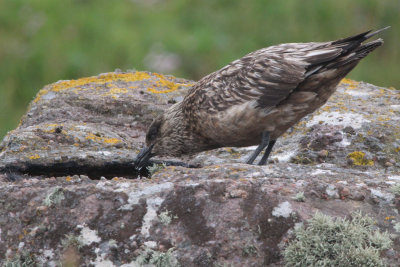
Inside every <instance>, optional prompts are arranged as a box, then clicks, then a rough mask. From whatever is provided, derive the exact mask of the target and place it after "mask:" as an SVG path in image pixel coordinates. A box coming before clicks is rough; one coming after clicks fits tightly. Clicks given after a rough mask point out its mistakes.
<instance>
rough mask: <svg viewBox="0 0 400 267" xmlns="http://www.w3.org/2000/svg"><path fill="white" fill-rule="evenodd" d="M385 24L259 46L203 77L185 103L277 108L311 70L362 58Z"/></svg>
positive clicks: (196, 107) (210, 108) (211, 109)
mask: <svg viewBox="0 0 400 267" xmlns="http://www.w3.org/2000/svg"><path fill="white" fill-rule="evenodd" d="M385 29H387V28H384V29H381V30H378V31H375V32H370V31H368V32H364V33H361V34H358V35H355V36H351V37H348V38H345V39H340V40H337V41H332V42H323V43H289V44H281V45H277V46H271V47H268V48H264V49H260V50H257V51H255V52H252V53H250V54H248V55H246V56H244V57H243V58H241V59H238V60H235V61H233V62H232V63H230V64H229V65H227V66H225V67H223V68H222V69H220V70H218V71H216V72H214V73H211V74H210V75H208V76H206V77H204V78H202V79H201V80H200V81H198V82H197V83H196V84H195V85H194V86H193V88H191V90H190V91H189V93H188V95H187V96H186V97H185V99H184V109H186V111H187V112H197V111H202V110H206V111H207V112H208V113H209V114H212V113H216V112H220V111H223V110H226V109H228V108H230V107H232V106H234V105H240V104H243V103H246V102H250V101H252V102H254V103H255V105H254V106H255V107H257V108H263V109H269V108H272V107H274V106H276V105H278V104H279V103H280V102H281V101H283V100H284V99H285V98H287V97H288V96H289V95H290V93H291V92H293V91H294V90H295V89H296V88H297V87H298V86H299V85H300V84H302V83H304V82H305V81H306V80H307V79H308V78H309V77H310V76H312V75H315V74H320V73H321V72H325V71H327V70H332V69H337V70H338V72H340V71H341V70H340V68H341V67H342V66H345V65H347V64H349V63H353V62H355V61H357V62H358V61H359V60H360V59H361V58H362V57H364V56H365V55H366V54H368V52H370V51H371V50H373V49H374V48H375V47H376V46H379V45H381V44H382V41H381V40H380V39H378V40H376V41H373V42H370V43H367V44H364V45H362V44H361V43H362V42H363V41H365V40H366V39H368V38H370V37H372V36H374V35H375V34H377V33H379V32H381V31H383V30H385ZM346 72H347V71H346ZM189 110H190V111H189ZM184 111H185V110H184Z"/></svg>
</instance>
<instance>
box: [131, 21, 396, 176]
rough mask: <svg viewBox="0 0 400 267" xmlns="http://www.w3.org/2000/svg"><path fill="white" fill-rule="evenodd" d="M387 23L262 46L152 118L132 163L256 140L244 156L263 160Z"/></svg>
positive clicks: (320, 101) (332, 87) (140, 165)
mask: <svg viewBox="0 0 400 267" xmlns="http://www.w3.org/2000/svg"><path fill="white" fill-rule="evenodd" d="M389 27H390V26H388V27H385V28H382V29H380V30H377V31H371V30H370V31H367V32H363V33H361V34H357V35H354V36H351V37H347V38H343V39H339V40H335V41H328V42H310V43H286V44H279V45H274V46H270V47H267V48H262V49H259V50H257V51H254V52H251V53H249V54H247V55H246V56H244V57H242V58H240V59H237V60H235V61H233V62H231V63H230V64H228V65H227V66H225V67H223V68H221V69H219V70H217V71H215V72H213V73H211V74H209V75H207V76H205V77H203V78H202V79H200V80H199V81H198V82H197V83H195V84H194V85H193V87H192V88H190V89H189V91H188V93H187V95H186V96H185V97H184V99H183V100H182V101H181V102H179V103H176V104H174V105H173V106H171V107H170V108H169V109H167V110H166V111H165V112H163V114H161V115H160V116H158V117H157V118H156V119H155V120H154V121H153V122H152V123H151V125H150V126H149V128H148V131H147V133H146V144H145V146H144V147H143V148H142V149H141V150H140V152H139V153H138V155H137V157H136V159H135V161H134V164H135V168H136V169H141V168H143V167H144V166H146V164H148V162H149V160H150V158H152V157H153V156H174V157H180V156H182V155H193V154H196V153H199V152H202V151H206V150H211V149H215V148H220V147H245V146H255V145H258V146H257V148H256V149H255V150H254V152H253V153H252V154H251V156H250V157H249V158H248V159H247V161H246V163H247V164H253V162H254V161H255V159H256V158H257V157H258V155H259V154H260V153H261V152H262V151H263V150H264V149H265V152H264V154H263V156H262V158H261V160H260V161H259V163H258V164H259V165H265V164H266V163H267V160H268V157H269V155H270V153H271V151H272V148H273V147H274V145H275V143H276V140H277V139H278V138H279V137H280V136H281V135H282V134H283V133H285V132H286V131H287V130H288V129H289V128H290V127H291V126H293V125H295V124H296V123H297V122H298V121H299V120H300V119H302V118H303V117H305V116H306V115H308V114H310V113H312V112H314V111H315V110H317V109H318V108H319V107H321V106H322V105H324V104H325V103H326V102H327V100H328V99H329V97H330V96H331V95H332V94H333V93H334V92H335V90H336V87H337V85H338V84H339V83H340V81H341V80H342V79H343V78H344V77H345V76H346V75H347V74H348V73H349V72H350V71H351V70H352V69H353V68H354V67H355V66H356V65H357V64H358V63H359V61H360V60H361V59H362V58H364V57H365V56H367V55H368V54H369V53H370V52H372V51H373V50H374V49H376V48H377V47H379V46H381V45H382V44H383V40H382V39H380V38H379V39H377V40H374V41H370V42H366V43H364V41H366V40H367V39H369V38H371V37H372V36H375V35H377V34H378V33H380V32H382V31H384V30H386V29H388V28H389Z"/></svg>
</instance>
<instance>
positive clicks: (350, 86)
mask: <svg viewBox="0 0 400 267" xmlns="http://www.w3.org/2000/svg"><path fill="white" fill-rule="evenodd" d="M340 83H344V84H347V89H354V88H357V86H358V84H359V82H357V81H353V80H351V79H347V78H344V79H342V80H341V82H340Z"/></svg>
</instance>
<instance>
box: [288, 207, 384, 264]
mask: <svg viewBox="0 0 400 267" xmlns="http://www.w3.org/2000/svg"><path fill="white" fill-rule="evenodd" d="M391 245H392V241H391V240H390V238H389V234H388V233H387V232H384V233H381V232H379V231H378V230H376V229H375V227H374V221H373V220H372V219H371V218H369V217H367V216H363V215H362V214H361V213H355V214H354V215H353V218H352V220H347V219H340V218H336V219H333V218H332V217H330V216H327V215H324V214H322V213H316V214H315V215H314V217H313V218H312V219H311V220H310V221H309V222H308V225H307V226H306V227H299V228H298V229H295V239H294V240H293V241H292V242H290V243H289V245H288V246H287V247H286V248H285V250H284V252H283V255H284V260H285V266H291V267H292V266H339V267H340V266H342V267H345V266H360V267H361V266H363V267H368V266H370V267H377V266H385V263H384V261H383V259H382V258H381V257H380V252H381V251H382V250H385V249H388V248H390V247H391Z"/></svg>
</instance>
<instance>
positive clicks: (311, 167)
mask: <svg viewBox="0 0 400 267" xmlns="http://www.w3.org/2000/svg"><path fill="white" fill-rule="evenodd" d="M193 83H194V82H192V81H188V80H184V79H178V78H175V77H172V76H164V75H160V74H155V73H148V72H132V73H122V72H116V73H106V74H101V75H99V76H97V77H90V78H83V79H79V80H72V81H60V82H57V83H54V84H51V85H49V86H46V87H45V88H43V89H42V90H41V91H39V93H38V95H37V97H36V98H35V99H34V100H33V101H32V103H31V104H30V106H29V109H28V112H27V114H26V115H25V116H24V117H23V118H22V120H21V123H20V125H19V126H18V127H17V129H15V130H13V131H11V132H9V133H8V134H7V136H6V137H5V138H4V140H3V141H2V143H1V144H0V149H1V153H0V263H3V264H11V263H25V264H26V263H29V264H30V263H32V264H37V265H39V266H60V265H61V263H62V264H65V265H63V266H67V265H68V264H69V265H68V266H90V265H92V266H142V265H144V266H154V265H155V266H283V264H284V261H283V256H282V253H283V250H284V249H285V247H286V245H287V243H288V240H289V241H290V240H292V239H293V230H294V228H295V227H297V226H298V225H300V224H301V223H302V222H305V221H307V220H308V219H310V218H311V217H312V216H313V215H314V214H315V212H317V211H320V212H322V213H324V214H326V215H330V216H332V217H350V216H351V215H352V214H354V212H356V211H361V212H362V213H363V214H366V215H368V216H369V217H371V218H372V219H373V220H374V221H375V223H376V226H377V229H376V231H381V232H383V231H388V232H389V233H390V234H391V239H392V241H393V243H392V245H391V246H392V247H391V248H390V249H386V250H385V251H383V252H382V253H381V257H382V259H383V260H384V261H385V262H386V263H387V264H388V265H389V266H398V265H399V259H400V237H399V236H400V215H399V211H400V185H399V184H400V141H399V140H400V93H399V91H396V90H394V89H387V88H381V87H376V86H373V85H370V84H366V83H363V82H354V81H351V80H347V79H345V80H344V81H342V83H341V85H340V86H339V87H338V90H337V92H336V93H335V94H334V95H333V96H332V97H331V99H330V100H329V102H328V103H327V104H326V105H325V106H323V107H322V108H321V109H320V110H318V111H317V112H315V113H314V114H311V115H309V116H308V117H307V118H304V119H303V120H302V121H301V122H300V123H299V124H297V125H296V126H294V127H293V128H292V129H290V130H289V131H288V132H287V133H286V134H285V136H283V137H282V138H281V139H280V140H279V142H278V143H277V144H276V146H275V149H274V152H273V153H272V155H271V162H270V164H268V165H267V166H254V165H247V164H243V162H244V160H245V159H246V157H247V156H248V155H249V154H250V153H251V149H252V148H240V149H238V148H222V149H217V150H213V151H207V152H204V153H200V154H198V155H196V156H195V157H187V158H182V159H180V160H183V161H184V162H186V163H189V164H191V165H196V166H198V168H185V167H179V166H167V167H166V166H164V165H157V166H156V165H154V166H151V167H149V168H148V169H149V171H148V173H147V174H146V175H147V176H151V178H150V177H147V178H146V177H144V176H143V173H142V174H138V173H136V172H135V170H134V168H133V166H132V161H133V159H134V158H135V156H136V154H137V152H138V151H139V149H140V147H141V146H142V145H143V142H144V135H145V130H146V127H147V126H148V125H149V123H150V122H151V121H152V119H153V118H154V117H155V116H157V115H158V114H161V113H162V112H163V110H164V109H165V108H167V107H168V106H170V105H171V104H173V103H175V102H177V101H181V100H182V98H183V96H184V95H185V93H186V91H187V90H188V89H189V88H190V86H191V85H192V84H193ZM100 177H101V178H100ZM107 178H108V179H107ZM132 178H133V179H132ZM32 266H33V265H32Z"/></svg>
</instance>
